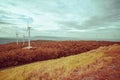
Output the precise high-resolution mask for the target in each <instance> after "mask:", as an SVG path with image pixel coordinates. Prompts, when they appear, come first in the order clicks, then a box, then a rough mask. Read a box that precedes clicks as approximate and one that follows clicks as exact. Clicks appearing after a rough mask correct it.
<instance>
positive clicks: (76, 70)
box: [0, 44, 120, 80]
mask: <svg viewBox="0 0 120 80" xmlns="http://www.w3.org/2000/svg"><path fill="white" fill-rule="evenodd" d="M0 80H120V45H117V44H116V45H111V46H106V47H100V48H98V49H94V50H91V51H88V52H85V53H82V54H78V55H73V56H68V57H62V58H60V59H54V60H47V61H41V62H35V63H31V64H27V65H23V66H19V67H14V68H10V69H5V70H1V71H0Z"/></svg>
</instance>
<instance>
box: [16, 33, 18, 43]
mask: <svg viewBox="0 0 120 80" xmlns="http://www.w3.org/2000/svg"><path fill="white" fill-rule="evenodd" d="M16 38H17V41H16V44H17V45H18V32H16Z"/></svg>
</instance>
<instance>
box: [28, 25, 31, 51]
mask: <svg viewBox="0 0 120 80" xmlns="http://www.w3.org/2000/svg"><path fill="white" fill-rule="evenodd" d="M30 29H31V27H30V26H29V23H28V24H27V32H28V47H27V48H28V49H30V48H32V47H31V46H30Z"/></svg>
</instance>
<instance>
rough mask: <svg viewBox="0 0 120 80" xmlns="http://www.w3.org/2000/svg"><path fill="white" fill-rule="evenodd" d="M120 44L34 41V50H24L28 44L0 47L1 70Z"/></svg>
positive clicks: (11, 44)
mask: <svg viewBox="0 0 120 80" xmlns="http://www.w3.org/2000/svg"><path fill="white" fill-rule="evenodd" d="M112 44H120V42H108V41H44V40H43V41H32V42H31V46H32V47H34V48H32V49H24V48H25V47H26V46H27V42H26V43H25V44H24V45H23V44H22V42H21V43H19V45H18V46H17V45H16V43H9V44H3V45H0V68H7V67H12V66H16V65H22V64H26V63H32V62H36V61H43V60H50V59H56V58H60V57H66V56H70V55H75V54H80V53H82V52H87V51H90V50H92V49H96V48H98V47H100V46H108V45H112Z"/></svg>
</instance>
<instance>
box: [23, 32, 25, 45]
mask: <svg viewBox="0 0 120 80" xmlns="http://www.w3.org/2000/svg"><path fill="white" fill-rule="evenodd" d="M24 43H25V35H24V34H23V45H24Z"/></svg>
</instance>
